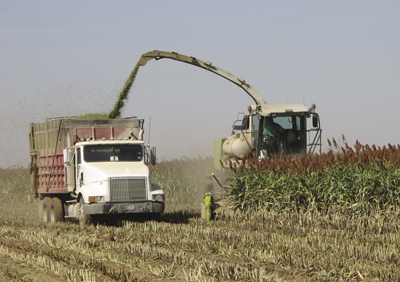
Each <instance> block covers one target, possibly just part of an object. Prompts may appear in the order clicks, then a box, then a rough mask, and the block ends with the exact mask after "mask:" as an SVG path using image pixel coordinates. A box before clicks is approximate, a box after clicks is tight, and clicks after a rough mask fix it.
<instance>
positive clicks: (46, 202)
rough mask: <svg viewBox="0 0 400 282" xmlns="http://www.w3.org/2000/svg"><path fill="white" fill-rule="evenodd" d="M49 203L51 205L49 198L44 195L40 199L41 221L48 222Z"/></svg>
mask: <svg viewBox="0 0 400 282" xmlns="http://www.w3.org/2000/svg"><path fill="white" fill-rule="evenodd" d="M50 205H51V198H50V197H46V198H44V199H43V201H42V221H43V222H50Z"/></svg>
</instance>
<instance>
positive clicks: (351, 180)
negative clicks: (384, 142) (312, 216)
mask: <svg viewBox="0 0 400 282" xmlns="http://www.w3.org/2000/svg"><path fill="white" fill-rule="evenodd" d="M328 143H329V144H330V146H331V150H329V151H328V152H327V153H323V154H321V155H311V154H308V155H307V156H305V157H297V158H295V159H291V158H290V156H281V157H278V156H274V157H273V158H271V159H262V160H258V159H255V158H250V159H248V160H247V161H246V162H244V161H236V162H232V163H230V168H231V170H233V171H234V176H233V177H232V179H231V186H232V187H234V189H232V190H231V193H230V198H231V200H232V202H233V204H234V206H235V207H236V208H242V209H246V208H257V209H258V208H267V209H271V208H278V209H287V208H289V209H292V208H295V209H298V208H302V209H306V210H308V209H314V208H315V209H318V210H328V209H332V208H333V209H338V208H339V209H341V210H342V212H345V213H347V212H357V211H370V210H371V209H376V208H377V209H388V208H397V207H398V206H399V205H400V184H399V179H400V146H392V145H390V144H389V145H388V146H387V147H386V146H384V147H383V148H380V147H376V146H375V145H373V146H371V147H370V146H368V145H361V144H360V143H359V142H358V141H357V142H356V144H355V146H354V148H352V147H350V146H349V145H348V144H347V143H345V144H344V146H339V145H338V144H337V142H336V141H335V140H333V144H332V143H331V142H330V141H329V140H328Z"/></svg>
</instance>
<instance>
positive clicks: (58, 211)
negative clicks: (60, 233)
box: [50, 198, 64, 223]
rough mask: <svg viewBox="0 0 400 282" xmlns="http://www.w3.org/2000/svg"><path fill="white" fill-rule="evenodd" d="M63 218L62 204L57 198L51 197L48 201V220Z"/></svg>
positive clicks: (60, 219)
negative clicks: (49, 201)
mask: <svg viewBox="0 0 400 282" xmlns="http://www.w3.org/2000/svg"><path fill="white" fill-rule="evenodd" d="M63 220H64V211H63V204H62V202H61V200H60V199H59V198H52V199H51V203H50V222H51V223H54V222H58V221H63Z"/></svg>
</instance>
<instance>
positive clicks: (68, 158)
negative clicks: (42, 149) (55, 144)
mask: <svg viewBox="0 0 400 282" xmlns="http://www.w3.org/2000/svg"><path fill="white" fill-rule="evenodd" d="M63 157H64V167H67V166H70V165H73V159H74V148H71V147H68V148H65V149H64V150H63Z"/></svg>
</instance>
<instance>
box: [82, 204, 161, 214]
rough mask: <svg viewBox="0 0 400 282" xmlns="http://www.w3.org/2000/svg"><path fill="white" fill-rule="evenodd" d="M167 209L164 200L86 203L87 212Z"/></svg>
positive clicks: (131, 211)
mask: <svg viewBox="0 0 400 282" xmlns="http://www.w3.org/2000/svg"><path fill="white" fill-rule="evenodd" d="M164 209H165V204H164V202H154V201H148V202H139V203H105V204H97V203H96V204H86V205H85V206H84V210H85V214H99V215H100V214H103V215H107V214H109V215H112V214H133V213H159V214H162V213H163V212H164Z"/></svg>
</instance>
